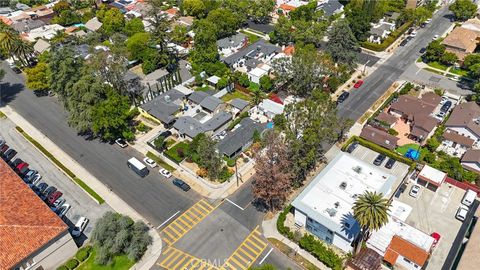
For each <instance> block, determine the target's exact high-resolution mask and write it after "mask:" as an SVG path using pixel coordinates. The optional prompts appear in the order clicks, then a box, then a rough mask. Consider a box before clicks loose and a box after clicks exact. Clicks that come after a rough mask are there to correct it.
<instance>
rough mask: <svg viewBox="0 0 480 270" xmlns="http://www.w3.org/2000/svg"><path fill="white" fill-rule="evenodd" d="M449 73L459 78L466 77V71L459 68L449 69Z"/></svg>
mask: <svg viewBox="0 0 480 270" xmlns="http://www.w3.org/2000/svg"><path fill="white" fill-rule="evenodd" d="M449 72H450V73H453V74H456V75H459V76H464V77H468V71H466V70H464V69H460V68H451V69H450V70H449Z"/></svg>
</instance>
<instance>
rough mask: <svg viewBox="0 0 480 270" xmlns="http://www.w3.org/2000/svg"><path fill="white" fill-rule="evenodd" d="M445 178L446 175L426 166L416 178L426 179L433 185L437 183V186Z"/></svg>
mask: <svg viewBox="0 0 480 270" xmlns="http://www.w3.org/2000/svg"><path fill="white" fill-rule="evenodd" d="M446 176H447V174H446V173H444V172H442V171H439V170H437V169H435V168H433V167H430V166H428V165H425V166H424V167H423V169H422V170H421V171H420V173H419V174H418V177H421V178H423V179H428V180H430V181H432V182H434V183H437V184H438V185H440V184H442V183H443V180H445V177H446Z"/></svg>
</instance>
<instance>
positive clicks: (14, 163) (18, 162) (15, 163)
mask: <svg viewBox="0 0 480 270" xmlns="http://www.w3.org/2000/svg"><path fill="white" fill-rule="evenodd" d="M22 162H23V160H21V159H20V158H16V159H15V160H14V161H13V162H12V164H10V166H11V167H12V168H16V167H17V166H18V165H20V163H22Z"/></svg>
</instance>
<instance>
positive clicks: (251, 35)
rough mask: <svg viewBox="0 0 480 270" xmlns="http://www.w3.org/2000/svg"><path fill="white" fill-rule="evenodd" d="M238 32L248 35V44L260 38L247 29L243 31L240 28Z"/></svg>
mask: <svg viewBox="0 0 480 270" xmlns="http://www.w3.org/2000/svg"><path fill="white" fill-rule="evenodd" d="M240 33H242V34H244V35H246V36H247V37H248V42H249V43H250V44H251V43H255V42H257V41H258V40H259V39H260V37H259V36H257V35H254V34H252V33H249V32H247V31H244V30H240Z"/></svg>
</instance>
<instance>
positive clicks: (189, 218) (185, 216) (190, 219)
mask: <svg viewBox="0 0 480 270" xmlns="http://www.w3.org/2000/svg"><path fill="white" fill-rule="evenodd" d="M183 217H184V218H186V219H188V220H189V221H191V222H192V223H195V221H193V219H192V218H191V217H190V216H189V215H183Z"/></svg>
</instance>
